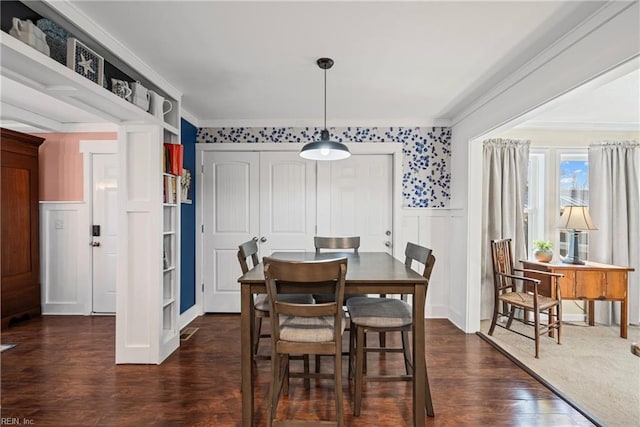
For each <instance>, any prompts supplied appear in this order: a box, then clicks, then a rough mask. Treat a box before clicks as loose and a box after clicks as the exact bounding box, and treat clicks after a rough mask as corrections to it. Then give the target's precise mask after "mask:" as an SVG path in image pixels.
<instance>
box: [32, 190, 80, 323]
mask: <svg viewBox="0 0 640 427" xmlns="http://www.w3.org/2000/svg"><path fill="white" fill-rule="evenodd" d="M88 230H89V214H88V207H87V205H86V204H84V203H82V202H41V203H40V274H41V282H42V295H41V298H42V314H85V315H87V314H90V312H91V269H90V262H91V247H90V246H89V240H88V239H87V236H88Z"/></svg>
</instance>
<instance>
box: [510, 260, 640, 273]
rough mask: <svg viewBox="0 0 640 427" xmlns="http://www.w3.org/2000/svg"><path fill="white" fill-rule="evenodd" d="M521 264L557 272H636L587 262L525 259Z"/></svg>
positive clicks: (631, 269)
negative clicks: (571, 262) (566, 262)
mask: <svg viewBox="0 0 640 427" xmlns="http://www.w3.org/2000/svg"><path fill="white" fill-rule="evenodd" d="M521 262H526V263H529V264H537V265H543V266H547V267H550V268H553V269H555V270H561V269H566V270H622V271H634V269H633V268H632V267H622V266H619V265H610V264H601V263H599V262H593V261H585V263H584V264H565V263H563V262H562V261H552V262H541V261H537V260H531V259H525V260H521Z"/></svg>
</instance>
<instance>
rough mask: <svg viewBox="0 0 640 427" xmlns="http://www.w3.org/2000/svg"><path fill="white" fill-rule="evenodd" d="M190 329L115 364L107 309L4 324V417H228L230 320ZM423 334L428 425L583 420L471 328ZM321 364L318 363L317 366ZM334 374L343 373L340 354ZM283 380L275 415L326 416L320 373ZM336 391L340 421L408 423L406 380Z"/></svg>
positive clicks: (441, 324) (235, 390)
mask: <svg viewBox="0 0 640 427" xmlns="http://www.w3.org/2000/svg"><path fill="white" fill-rule="evenodd" d="M189 326H193V327H197V328H199V330H198V331H197V332H196V333H195V334H194V335H193V336H192V337H191V338H190V339H189V340H187V341H182V342H181V347H180V349H179V350H178V351H176V352H175V353H174V354H172V355H171V356H170V357H169V358H168V359H167V360H166V361H165V362H164V363H162V364H161V365H159V366H156V365H115V364H114V360H115V358H114V351H115V350H114V341H115V332H114V330H115V318H114V317H82V316H45V317H43V318H41V319H34V320H31V321H28V322H26V323H23V324H19V325H16V326H14V327H12V328H10V329H8V330H6V331H3V332H2V343H3V344H17V346H16V347H15V348H13V349H11V350H8V351H5V352H3V353H1V356H0V357H1V359H2V388H1V392H2V417H3V423H4V418H19V420H20V422H22V424H21V425H24V424H25V423H24V419H26V420H27V421H29V420H31V421H32V424H33V425H35V426H92V425H100V426H144V425H162V426H165V425H166V426H239V425H240V424H241V406H240V317H239V316H238V315H206V316H202V317H200V318H198V319H196V320H195V321H194V322H193V323H192V324H191V325H189ZM372 338H376V339H377V337H372ZM390 339H391V338H390ZM394 339H395V338H394ZM426 340H427V367H428V371H429V379H430V382H431V391H432V394H433V403H434V409H435V412H436V416H435V418H428V419H427V425H429V426H456V427H457V426H587V425H591V423H590V422H589V421H588V420H587V419H586V418H584V417H583V416H582V415H581V414H580V413H578V412H577V411H576V410H574V409H573V408H572V407H571V406H569V405H568V404H567V403H565V402H564V401H563V400H561V399H560V398H558V397H557V396H555V395H554V394H553V393H552V392H551V391H549V390H548V389H547V388H545V387H544V386H542V385H541V384H540V383H538V382H537V381H535V380H534V379H533V378H531V377H530V376H529V375H528V374H526V373H525V372H524V371H522V370H521V369H520V368H518V367H517V366H516V365H514V364H513V363H512V362H510V361H509V360H508V359H507V358H506V357H505V356H503V355H502V354H500V353H499V352H498V351H496V350H495V349H493V348H492V347H491V346H490V345H489V344H488V343H486V342H485V341H483V340H482V339H481V338H479V337H478V336H476V335H473V334H464V333H463V332H461V331H460V330H458V329H457V328H456V327H454V326H453V325H452V324H451V323H450V322H448V321H446V320H426ZM346 343H347V339H346V337H345V348H346ZM262 351H268V346H265V347H264V348H262ZM392 360H393V362H392ZM396 360H397V361H396ZM293 363H297V362H293ZM331 366H332V363H331V362H330V361H329V360H328V359H327V360H323V363H322V368H323V370H324V369H329V368H331ZM368 366H369V369H370V370H373V369H378V367H380V369H402V365H401V362H400V360H399V359H398V356H397V355H392V354H389V355H387V356H386V360H381V361H377V360H375V356H373V357H372V358H371V359H370V363H369V365H368ZM269 370H270V366H269V362H268V361H260V362H258V365H257V384H256V389H255V394H256V418H257V425H260V426H262V425H266V420H265V411H266V399H267V395H268V381H269ZM344 372H345V377H346V363H345V371H344ZM291 381H292V382H291V389H290V394H289V398H284V400H283V401H282V404H281V407H280V411H279V413H280V414H281V415H283V416H293V417H299V418H305V419H319V418H330V419H333V417H334V404H333V400H332V399H333V392H332V390H331V388H332V384H331V382H330V381H329V380H321V381H318V382H314V381H312V382H311V390H310V391H305V390H304V387H303V385H302V381H301V380H291ZM344 392H345V405H344V406H345V425H347V426H362V427H364V426H376V427H377V426H390V427H398V426H410V425H411V416H410V414H411V411H410V408H411V383H410V382H405V383H397V382H394V383H370V384H367V385H366V386H365V393H364V396H363V407H362V414H361V415H360V416H359V417H354V416H353V415H352V411H353V406H352V402H351V397H350V396H351V386H350V384H349V382H348V381H345V385H344Z"/></svg>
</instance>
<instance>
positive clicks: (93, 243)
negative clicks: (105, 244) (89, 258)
mask: <svg viewBox="0 0 640 427" xmlns="http://www.w3.org/2000/svg"><path fill="white" fill-rule="evenodd" d="M89 246H93V247H94V248H95V247H98V246H100V242H91V243H89Z"/></svg>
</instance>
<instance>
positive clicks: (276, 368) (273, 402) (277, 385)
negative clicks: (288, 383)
mask: <svg viewBox="0 0 640 427" xmlns="http://www.w3.org/2000/svg"><path fill="white" fill-rule="evenodd" d="M281 357H282V356H280V355H279V354H276V353H275V352H272V353H271V384H269V408H268V410H267V416H268V417H269V418H268V419H267V426H268V427H271V425H272V424H273V420H274V418H275V417H276V410H277V408H278V398H279V395H280V390H281V388H282V375H281V371H280V369H281V366H282V363H281V360H280V359H281Z"/></svg>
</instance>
